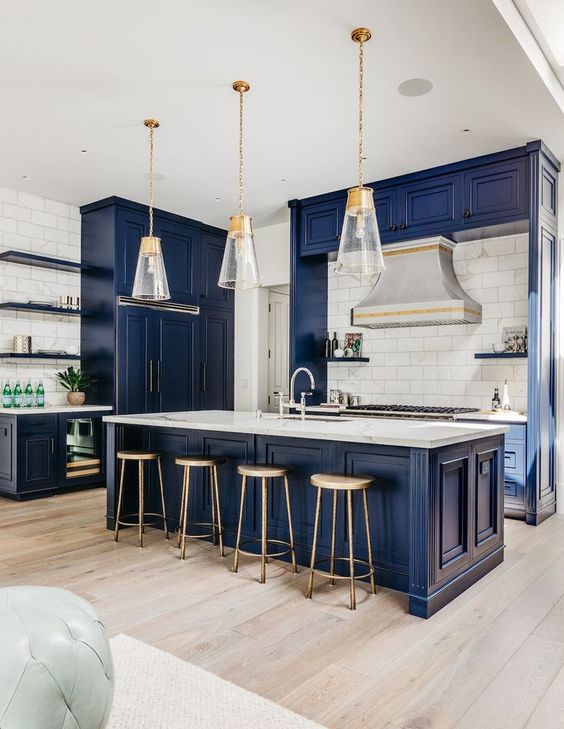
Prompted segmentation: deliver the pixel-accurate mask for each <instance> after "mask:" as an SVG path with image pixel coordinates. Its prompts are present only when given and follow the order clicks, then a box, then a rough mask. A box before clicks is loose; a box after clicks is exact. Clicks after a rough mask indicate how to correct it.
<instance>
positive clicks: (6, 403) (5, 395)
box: [2, 380, 12, 408]
mask: <svg viewBox="0 0 564 729" xmlns="http://www.w3.org/2000/svg"><path fill="white" fill-rule="evenodd" d="M2 407H4V408H11V407H12V388H11V387H10V380H6V384H5V385H4V389H3V390H2Z"/></svg>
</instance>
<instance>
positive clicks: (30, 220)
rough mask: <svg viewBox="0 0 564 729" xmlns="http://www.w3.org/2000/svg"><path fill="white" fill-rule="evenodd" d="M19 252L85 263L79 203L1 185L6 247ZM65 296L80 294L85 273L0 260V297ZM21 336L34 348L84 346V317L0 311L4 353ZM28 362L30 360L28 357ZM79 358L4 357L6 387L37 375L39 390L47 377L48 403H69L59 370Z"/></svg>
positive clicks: (1, 239)
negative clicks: (32, 359) (14, 359)
mask: <svg viewBox="0 0 564 729" xmlns="http://www.w3.org/2000/svg"><path fill="white" fill-rule="evenodd" d="M11 249H14V250H19V251H27V252H31V253H37V254H40V255H44V256H50V257H52V258H61V259H65V260H70V261H80V213H79V210H78V208H77V207H74V206H72V205H67V204H66V203H61V202H57V201H55V200H47V199H45V198H42V197H38V196H37V195H31V194H29V193H27V192H22V191H18V190H13V189H11V188H6V187H0V250H2V251H5V250H11ZM59 296H80V275H78V274H75V273H64V272H61V271H51V270H48V269H45V268H35V267H31V266H22V265H18V264H15V263H0V299H1V300H2V301H21V302H27V301H29V300H30V299H44V300H49V301H53V302H56V301H57V299H58V297H59ZM15 334H23V335H31V337H32V348H33V350H37V349H62V350H65V349H66V348H67V347H77V348H78V347H79V346H80V320H79V318H78V317H67V316H49V315H47V316H46V315H44V314H35V313H28V312H15V311H0V351H2V352H9V351H12V337H13V335H15ZM24 362H25V361H24ZM69 364H73V365H74V366H75V367H77V366H79V363H78V362H76V361H75V362H68V361H63V360H53V361H52V362H45V363H41V362H40V361H39V360H37V363H35V364H32V365H30V364H28V363H25V364H24V363H18V364H14V363H10V361H9V360H3V361H0V381H1V382H2V387H3V386H4V383H5V381H6V380H8V379H9V380H10V384H11V385H12V387H13V386H14V384H15V381H16V379H19V380H20V382H21V384H22V387H23V386H25V383H26V382H27V381H28V379H31V381H32V383H33V385H34V388H35V386H36V384H37V382H38V380H39V379H42V380H43V385H44V387H45V396H46V402H47V403H48V404H51V405H60V404H63V403H65V402H66V395H65V391H64V390H63V389H62V388H61V387H60V386H59V385H58V383H57V382H56V380H55V373H56V372H57V371H58V370H61V369H64V368H65V367H68V365H69Z"/></svg>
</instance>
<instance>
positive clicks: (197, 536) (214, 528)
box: [174, 521, 224, 539]
mask: <svg viewBox="0 0 564 729" xmlns="http://www.w3.org/2000/svg"><path fill="white" fill-rule="evenodd" d="M187 526H190V527H192V526H197V527H198V526H201V527H209V528H210V529H211V530H212V531H211V532H206V533H205V534H188V533H186V534H183V533H182V530H181V528H180V527H177V528H176V529H175V530H174V533H175V534H177V535H178V536H179V537H183V536H184V537H186V539H209V538H210V537H211V538H213V537H214V536H216V535H219V533H220V532H221V533H222V534H223V531H224V530H223V529H220V528H219V527H218V525H217V524H215V526H214V525H213V524H212V523H211V521H191V522H189V523H188V524H187Z"/></svg>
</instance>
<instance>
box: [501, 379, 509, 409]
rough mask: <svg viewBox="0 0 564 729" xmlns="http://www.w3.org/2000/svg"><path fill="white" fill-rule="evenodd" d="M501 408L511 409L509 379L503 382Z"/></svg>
mask: <svg viewBox="0 0 564 729" xmlns="http://www.w3.org/2000/svg"><path fill="white" fill-rule="evenodd" d="M501 409H502V410H511V402H510V401H509V389H508V387H507V380H505V382H504V383H503V393H502V395H501Z"/></svg>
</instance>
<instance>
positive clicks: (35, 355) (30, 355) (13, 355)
mask: <svg viewBox="0 0 564 729" xmlns="http://www.w3.org/2000/svg"><path fill="white" fill-rule="evenodd" d="M0 359H72V360H79V359H80V355H79V354H40V353H39V352H0Z"/></svg>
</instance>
